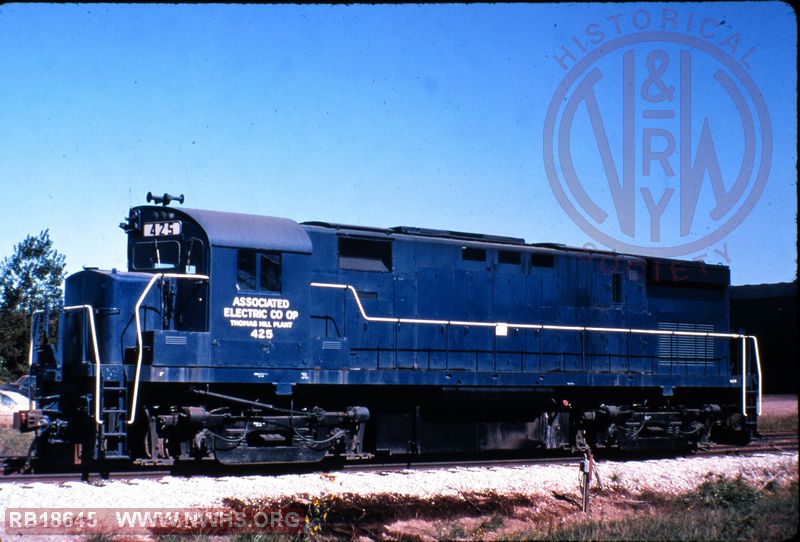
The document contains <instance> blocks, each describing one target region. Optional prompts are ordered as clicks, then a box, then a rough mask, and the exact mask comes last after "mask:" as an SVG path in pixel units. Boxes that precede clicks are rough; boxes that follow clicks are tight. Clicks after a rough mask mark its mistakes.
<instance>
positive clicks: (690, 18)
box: [0, 2, 797, 284]
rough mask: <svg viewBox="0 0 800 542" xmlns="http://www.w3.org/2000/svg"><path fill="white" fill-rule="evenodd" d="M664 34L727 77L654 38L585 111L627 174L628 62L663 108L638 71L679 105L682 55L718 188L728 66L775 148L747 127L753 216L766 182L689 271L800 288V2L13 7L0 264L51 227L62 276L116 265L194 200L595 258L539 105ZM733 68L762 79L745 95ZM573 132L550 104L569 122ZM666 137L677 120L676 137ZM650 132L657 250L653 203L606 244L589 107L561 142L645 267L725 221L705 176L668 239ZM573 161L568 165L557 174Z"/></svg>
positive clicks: (0, 148) (673, 215) (605, 189)
mask: <svg viewBox="0 0 800 542" xmlns="http://www.w3.org/2000/svg"><path fill="white" fill-rule="evenodd" d="M704 21H706V22H705V23H704ZM708 21H710V22H708ZM592 25H594V26H592ZM657 30H669V31H672V32H673V33H674V34H679V35H681V36H688V37H689V38H691V39H694V40H696V41H700V42H702V43H704V44H707V48H712V47H713V48H716V49H718V50H720V51H722V52H724V53H725V54H728V56H730V59H729V60H730V61H729V63H728V64H724V63H720V61H719V58H716V57H714V56H713V55H710V54H709V53H708V52H707V50H706V49H703V47H705V45H704V46H703V47H693V46H692V45H691V44H687V43H677V44H675V43H670V44H664V43H662V44H658V43H655V42H653V41H652V40H651V41H649V42H648V41H647V40H644V39H641V40H640V41H636V43H635V44H634V45H630V46H628V47H627V49H625V48H621V49H616V50H614V51H610V50H609V52H608V53H607V54H606V53H604V54H603V55H600V57H599V58H600V60H598V61H597V62H596V63H595V64H593V66H594V67H597V68H598V69H600V70H601V71H602V73H603V75H604V78H603V79H602V80H601V82H600V83H599V84H598V86H597V87H596V93H597V96H598V100H599V105H600V108H601V110H602V113H603V118H604V119H605V122H606V124H605V125H604V126H605V127H606V129H607V130H608V133H609V140H610V142H611V152H612V154H613V156H614V159H615V160H617V163H618V164H619V163H620V162H619V161H620V160H621V156H622V155H621V154H620V153H621V152H622V151H621V148H622V146H623V145H622V143H621V141H622V139H624V137H625V136H624V133H623V132H622V131H621V128H620V124H619V123H617V122H616V121H615V117H614V115H613V114H612V113H613V111H616V109H615V108H617V109H618V106H619V103H620V96H621V95H622V94H621V92H622V91H621V89H620V85H621V77H622V76H621V75H620V74H621V73H622V72H621V71H620V70H619V69H618V68H619V66H620V65H621V64H620V62H621V59H622V55H623V53H624V52H625V51H626V50H635V53H636V55H637V56H636V58H637V62H639V64H637V65H636V73H637V75H636V77H635V78H634V84H635V85H636V91H635V92H634V94H633V95H634V97H635V98H636V99H637V100H638V102H637V104H638V105H637V107H638V108H639V109H637V112H640V110H641V108H642V107H643V106H642V105H641V103H644V102H642V97H643V96H644V94H642V92H656V91H657V90H658V85H655V86H651V87H650V90H649V91H648V90H642V89H643V88H644V87H645V86H646V85H647V84H649V82H648V81H647V78H648V76H652V75H654V74H656V73H661V72H659V69H660V68H659V66H660V65H659V63H658V62H655V61H656V60H658V58H656V57H657V56H658V55H656V56H655V57H653V58H652V59H651V58H650V57H649V56H648V55H650V54H651V53H653V51H654V50H658V51H662V52H663V53H664V54H663V55H662V57H663V58H666V57H669V59H671V62H670V64H669V67H668V68H665V69H664V70H663V74H662V76H661V78H662V81H661V82H662V83H663V85H664V86H665V87H668V86H670V85H671V86H673V87H675V92H678V89H679V88H683V87H680V85H678V83H677V82H676V81H677V74H678V71H677V70H678V66H679V64H678V59H679V58H680V55H681V51H684V53H685V54H686V55H689V56H691V61H692V69H693V70H695V72H696V73H695V72H693V76H694V79H692V81H693V83H692V87H691V100H690V101H691V111H692V115H693V117H692V119H693V120H692V130H691V139H692V141H691V142H690V145H689V147H690V148H697V146H698V145H699V140H700V138H701V128H702V125H703V121H704V119H709V122H710V126H711V131H712V133H713V142H714V153H712V154H713V155H714V156H716V157H717V158H718V162H719V165H720V168H721V174H722V178H723V179H724V180H725V182H726V183H727V184H726V187H727V188H728V189H730V187H731V186H732V183H733V180H734V179H735V178H736V175H737V173H738V171H739V166H740V162H741V156H742V155H743V153H744V152H745V147H746V145H745V144H744V143H743V141H744V136H743V135H742V134H743V128H742V127H743V126H744V124H743V121H742V120H741V119H740V114H741V111H740V110H738V109H737V108H736V107H735V104H734V102H732V101H731V100H730V99H729V96H728V95H727V94H726V93H725V92H724V91H723V90H721V89H722V88H723V87H722V86H720V84H719V83H718V82H715V80H714V79H713V77H712V76H711V75H713V74H715V73H718V69H719V68H720V67H722V71H723V72H725V73H728V74H729V76H730V77H731V78H732V80H733V81H734V83H735V84H736V85H738V88H740V89H744V90H743V91H742V92H743V95H744V102H743V103H744V106H743V107H744V108H745V109H747V108H750V110H753V111H754V110H755V109H754V108H755V102H756V101H757V100H756V99H754V98H753V97H752V96H753V94H752V93H751V91H752V90H753V89H755V90H756V91H757V93H758V94H759V95H760V96H761V98H762V101H763V104H765V107H766V110H767V112H768V117H769V120H770V123H771V125H770V126H769V128H770V130H766V128H765V127H764V125H763V123H762V122H760V121H761V120H763V119H761V118H759V117H757V118H756V126H755V130H754V133H755V139H754V141H755V143H754V146H753V147H752V148H754V149H755V153H756V156H757V157H759V158H760V159H761V161H762V162H763V157H764V156H765V154H764V152H762V151H765V150H766V151H768V153H767V154H768V156H769V158H771V163H770V164H769V171H768V176H767V177H766V183H765V184H764V185H763V193H761V195H760V197H759V198H752V199H750V200H748V199H747V197H746V196H747V194H749V193H751V192H752V190H753V187H754V186H755V185H756V181H755V178H754V179H753V180H752V181H750V182H749V184H748V185H747V188H746V189H745V190H744V192H743V194H744V195H743V196H742V197H741V198H740V201H739V202H738V203H737V204H736V205H737V209H739V208H742V207H746V209H745V210H744V211H742V212H741V214H742V215H746V216H745V217H744V218H743V220H741V222H740V223H738V225H736V226H735V227H732V226H729V227H728V229H729V230H730V231H729V232H728V233H727V235H724V236H722V237H720V239H719V240H717V241H715V242H714V243H712V244H710V245H708V246H706V247H702V248H700V249H698V250H693V251H690V252H687V253H686V254H684V255H682V257H686V258H697V257H703V258H705V259H706V261H708V262H711V263H728V265H730V267H731V274H732V280H733V282H734V283H735V284H743V283H761V282H778V281H787V280H792V279H793V278H794V277H795V274H796V244H795V243H796V238H797V229H796V213H797V208H796V201H797V170H796V161H797V156H796V139H797V133H796V126H797V101H796V72H797V56H796V51H797V46H796V42H797V29H796V20H795V15H794V13H793V11H792V10H791V8H790V7H789V6H788V5H786V4H783V3H773V2H758V3H746V2H739V3H708V4H678V3H675V4H669V3H664V4H649V3H648V4H641V5H640V4H631V3H625V4H550V5H548V4H541V5H517V4H509V5H467V6H464V5H433V6H429V5H423V6H415V5H405V6H366V5H365V6H269V5H267V6H238V5H186V6H180V5H177V6H176V5H46V4H44V5H25V4H6V5H2V6H0V97H1V98H0V143H1V144H0V221H2V222H1V225H2V227H0V256H6V255H9V254H11V252H12V250H13V246H14V244H15V243H17V242H19V241H20V240H21V239H23V238H24V237H25V236H26V235H28V234H35V233H38V232H39V231H40V230H42V229H44V228H49V229H50V233H51V237H52V238H53V240H54V242H55V245H56V248H58V250H59V251H61V252H62V253H64V254H65V255H66V257H67V264H68V270H69V271H70V272H74V271H77V270H79V269H80V268H81V266H83V265H92V266H100V267H105V268H110V267H120V268H121V267H124V266H125V238H124V234H123V233H122V231H121V230H120V229H118V228H117V224H118V223H119V222H120V220H121V219H122V218H123V216H125V215H126V213H127V209H128V207H130V206H133V205H138V204H142V203H144V196H145V194H146V193H147V192H148V191H153V192H154V193H161V192H164V191H168V192H170V193H173V194H178V193H183V194H185V196H186V198H187V202H186V206H188V207H198V208H207V209H216V210H225V211H236V212H244V213H255V214H267V215H274V216H284V217H288V218H292V219H295V220H298V221H303V220H322V221H329V222H343V223H350V224H363V225H371V226H387V227H389V226H396V225H413V226H423V227H430V228H445V229H455V230H462V231H475V232H482V233H493V234H500V235H511V236H516V237H524V238H525V239H526V240H528V241H529V242H545V241H551V242H560V243H565V244H568V245H574V246H583V245H585V244H586V243H592V244H593V245H594V246H598V247H600V246H603V244H602V243H601V242H600V241H598V240H597V239H594V238H592V237H591V236H590V234H589V233H587V231H584V229H581V227H579V225H578V224H577V223H576V222H575V221H574V220H573V218H572V217H571V216H570V215H569V214H568V213H567V212H566V211H565V208H564V207H562V205H561V204H560V203H559V200H558V199H557V198H556V195H555V193H554V189H553V183H554V182H555V183H557V182H558V181H557V180H555V181H554V180H552V179H549V178H548V174H547V172H546V168H545V162H546V156H545V155H546V154H547V146H548V142H547V141H548V137H549V136H548V134H547V133H546V129H545V121H546V117H547V114H548V109H549V108H550V109H552V108H559V107H560V104H559V103H558V102H557V101H556V102H553V97H554V96H555V95H556V92H557V89H559V86H560V85H562V82H563V81H564V80H565V77H567V75H568V74H570V73H572V72H571V71H570V70H571V69H572V68H573V67H574V66H575V65H577V64H578V62H579V61H580V60H581V59H582V58H584V57H585V56H586V55H588V54H591V53H592V51H596V50H598V49H599V48H602V47H605V46H609V47H610V44H612V42H613V41H614V40H616V39H622V38H625V37H628V38H633V39H634V40H638V39H639V38H640V37H641V35H643V33H645V32H649V31H657ZM598 32H602V33H603V36H604V39H603V40H599V37H598V36H599V35H598ZM734 36H736V38H735V39H734V38H733V37H734ZM573 38H574V39H573ZM726 39H727V40H728V41H727V42H726V41H725V40H726ZM597 41H599V43H596V42H597ZM578 43H580V46H579V45H578ZM562 47H566V48H567V50H568V51H570V52H571V54H573V55H574V57H575V60H574V61H573V60H572V59H570V58H565V57H564V49H562ZM580 47H583V48H584V49H585V51H581V50H580ZM732 48H735V49H736V51H735V52H733V51H731V49H732ZM751 49H752V52H751V53H749V55H747V56H745V57H744V60H741V58H742V57H743V56H744V55H746V54H747V51H750V50H751ZM600 52H601V53H602V52H603V51H600ZM659 54H660V53H659ZM558 58H561V59H562V62H565V63H567V64H568V66H567V69H565V68H564V67H562V66H561V65H559V62H558V61H557V60H558ZM651 60H653V61H652V62H651ZM648 62H649V64H648ZM735 65H738V66H739V68H738V69H739V70H740V71H741V72H742V73H745V74H746V77H747V78H749V81H750V88H749V90H748V88H747V85H744V83H743V82H742V81H743V80H742V79H737V77H736V72H735V68H731V66H735ZM648 66H649V67H648ZM591 67H592V66H590V68H591ZM587 73H588V70H587V71H585V72H582V73H579V74H578V75H579V76H580V77H578V79H577V80H578V81H580V80H581V78H582V77H583V76H585V75H586V74H587ZM657 79H658V78H656V79H655V80H654V82H655V83H658V82H659V81H658V80H657ZM687 88H688V87H687ZM573 91H574V87H573V88H572V89H571V90H568V92H567V97H569V96H571V95H572V92H573ZM676 99H677V98H676ZM565 103H566V101H565ZM670 103H671V104H672V105H674V104H675V103H676V102H674V101H673V102H670ZM645 105H646V104H645ZM661 105H663V103H662V104H660V105H659V107H661ZM563 115H564V113H563V109H561V110H560V112H557V113H556V118H557V119H558V120H560V119H563ZM675 119H677V117H675ZM675 119H673V120H672V121H670V122H672V124H669V123H667V124H665V125H664V126H666V128H667V129H668V130H669V131H670V133H672V134H673V135H674V137H677V134H678V127H677V124H676V122H677V121H676V120H675ZM637 122H638V121H637ZM648 122H649V121H648ZM645 124H646V123H643V122H640V123H639V124H637V127H636V130H637V131H636V133H635V134H634V136H632V137H634V138H635V142H634V143H633V145H634V147H636V148H637V149H638V150H637V155H636V156H637V158H636V160H634V162H635V163H636V168H637V175H638V181H637V182H638V183H639V184H637V190H636V194H637V197H638V194H639V190H640V188H641V186H649V187H651V188H653V190H654V192H653V193H654V194H656V195H657V190H660V191H661V192H663V191H664V190H673V191H674V192H673V197H674V200H671V201H673V203H675V205H673V206H669V207H667V211H666V212H665V213H664V221H663V222H662V223H661V230H662V232H663V234H662V239H661V242H660V244H659V243H654V242H652V239H649V238H647V235H646V232H647V227H648V222H647V221H646V220H644V219H646V217H647V216H648V215H647V214H646V212H647V211H646V208H645V203H643V200H641V201H640V200H637V203H636V216H637V217H638V218H637V221H638V222H637V224H636V225H637V234H636V238H627V239H625V238H622V237H620V236H621V235H622V234H620V232H618V231H615V229H614V227H613V224H614V220H613V219H614V217H615V216H616V215H614V212H613V210H614V207H613V202H612V198H610V194H611V192H610V189H609V184H608V182H607V181H606V178H605V170H604V169H603V165H602V160H601V158H600V157H601V154H600V153H599V151H598V144H597V140H596V138H595V136H594V132H593V130H592V128H593V125H592V124H591V122H590V118H589V115H588V113H587V110H586V107H585V104H583V105H579V107H578V110H577V112H576V116H575V120H574V123H573V125H572V132H571V136H570V138H568V142H569V145H570V149H571V152H572V156H573V158H574V160H575V163H576V168H577V170H578V175H579V176H580V183H582V185H583V186H584V187H585V190H586V192H587V193H588V195H589V197H591V198H592V199H593V200H594V201H596V202H597V203H598V205H600V206H601V207H603V209H605V210H606V211H608V212H609V213H610V215H611V220H609V221H608V222H606V223H605V224H604V225H603V226H602V228H601V229H603V231H605V232H606V233H608V234H609V235H611V236H616V237H618V238H620V239H622V240H623V241H627V242H629V243H631V244H633V245H636V246H641V247H645V249H647V248H648V247H649V248H651V249H652V248H654V247H655V248H658V247H662V248H663V247H664V246H667V245H669V244H670V243H673V242H677V241H687V242H688V241H691V240H697V239H700V238H702V237H703V236H704V235H705V234H706V233H709V232H713V231H715V230H717V229H719V228H720V227H722V225H723V224H724V223H725V218H724V217H723V218H722V219H719V220H717V219H713V218H712V217H710V216H709V214H708V211H709V209H710V208H711V207H713V201H714V200H713V199H712V198H713V197H714V196H715V193H714V192H713V190H712V185H711V183H710V182H708V181H704V183H703V185H702V190H701V193H700V199H699V202H700V204H699V206H698V212H697V214H696V215H695V217H694V222H693V231H692V232H690V233H689V234H688V235H687V236H686V237H685V238H680V239H679V236H678V235H679V234H678V233H677V232H678V229H677V227H678V226H677V224H678V221H679V215H678V212H677V210H678V207H677V203H676V202H677V201H679V197H680V195H679V194H680V193H681V192H680V190H679V187H680V185H679V184H678V182H677V176H669V175H667V174H666V173H664V171H663V169H662V168H657V167H655V165H658V164H655V165H654V166H653V168H652V171H651V174H650V175H649V176H647V177H645V176H643V175H642V169H641V167H640V166H642V164H641V160H642V158H641V152H640V151H641V147H642V145H644V143H642V139H641V137H642V135H641V128H642V127H643V126H644V125H645ZM560 126H562V128H563V127H564V125H563V123H562V124H561V125H560ZM767 131H769V134H771V135H772V142H771V144H768V143H765V141H767V140H766V139H765V138H764V135H765V132H767ZM660 133H662V134H663V132H660ZM769 134H767V135H769ZM562 135H563V134H562ZM551 141H552V140H551ZM631 141H634V140H633V139H632V140H631ZM676 141H677V145H680V138H677V139H676ZM667 143H668V142H667V140H666V139H664V138H662V139H657V138H656V140H655V142H653V143H652V146H653V149H654V150H659V149H660V150H663V148H664V146H665V145H667ZM557 154H558V153H557ZM563 158H564V155H563V152H561V154H558V155H557V158H556V161H557V162H558V167H559V168H560V167H562V166H563V163H564V160H563ZM673 158H674V161H673V162H671V163H672V164H673V165H676V164H677V163H678V160H677V154H676V155H675V156H674V157H673ZM757 162H758V161H757ZM760 166H763V163H761V162H758V163H756V166H755V167H756V170H757V169H758V168H759V167H760ZM648 183H649V184H648ZM670 187H671V188H670ZM661 192H658V193H661ZM569 197H570V201H571V202H572V204H573V205H574V203H575V199H574V197H572V196H569ZM670 205H672V204H670ZM735 212H736V209H734V210H733V211H731V213H735ZM643 217H644V218H643ZM642 220H644V222H642ZM721 254H724V256H723V255H721Z"/></svg>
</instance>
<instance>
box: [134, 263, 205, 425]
mask: <svg viewBox="0 0 800 542" xmlns="http://www.w3.org/2000/svg"><path fill="white" fill-rule="evenodd" d="M159 278H167V279H195V280H208V275H187V274H184V273H157V274H155V275H153V276H152V277H151V278H150V282H148V283H147V286H146V287H145V289H144V291H143V292H142V295H140V296H139V300H138V301H137V302H136V306H135V307H134V309H133V310H134V316H135V318H136V346H137V350H138V351H139V352H138V354H137V356H136V373H135V375H134V377H133V399H132V401H131V412H130V417H129V418H128V425H131V424H133V422H134V421H135V420H136V402H137V401H138V399H139V376H140V374H141V370H142V351H143V349H144V348H143V342H142V325H141V321H140V320H139V309H140V308H141V306H142V303H143V302H144V298H145V297H146V296H147V294H148V293H149V292H150V288H152V287H153V284H155V282H156V280H158V279H159Z"/></svg>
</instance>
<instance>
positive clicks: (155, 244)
mask: <svg viewBox="0 0 800 542" xmlns="http://www.w3.org/2000/svg"><path fill="white" fill-rule="evenodd" d="M172 199H174V198H173V197H172V196H169V195H168V194H164V196H163V197H151V195H150V194H148V203H150V202H151V200H153V203H154V204H152V205H143V206H137V207H134V208H132V209H130V212H129V214H128V216H127V217H126V218H125V220H124V221H123V222H122V224H120V227H121V228H122V229H123V231H124V232H125V234H126V236H127V249H128V262H127V269H126V270H124V271H122V270H117V269H111V270H101V269H97V268H84V270H82V271H80V272H78V273H75V274H73V275H71V276H69V277H68V278H67V280H66V285H65V299H64V306H63V307H62V308H60V309H59V314H58V332H57V336H56V337H51V336H50V335H51V334H50V333H49V332H48V328H49V326H48V325H47V322H48V320H49V317H48V315H47V314H45V313H36V314H34V317H33V326H32V330H31V348H30V374H31V379H32V386H31V389H32V392H31V393H32V399H34V400H35V401H36V407H37V408H35V409H34V410H30V411H26V412H22V413H20V414H19V416H18V417H17V419H16V425H17V427H18V428H19V429H20V430H22V431H35V432H36V438H35V445H34V446H33V452H32V453H33V455H34V460H35V461H36V464H38V465H50V466H52V465H58V464H73V463H81V464H83V465H85V466H86V465H105V466H108V465H114V464H122V463H132V462H135V463H140V464H172V463H174V462H176V461H195V460H199V459H204V458H205V459H208V458H211V459H214V460H216V461H217V462H219V463H222V464H266V463H294V462H304V463H307V462H317V461H321V460H323V459H324V458H327V457H338V458H343V459H355V458H367V457H372V456H375V455H382V454H385V455H389V454H401V455H404V456H405V455H415V454H441V453H444V454H456V453H468V452H483V451H492V450H516V451H525V450H535V449H577V448H582V447H585V446H591V447H596V448H618V449H620V450H623V451H637V450H685V449H692V448H694V447H696V446H698V445H699V444H702V443H705V442H708V441H709V440H716V441H731V440H733V441H747V440H748V439H749V438H750V436H751V435H752V434H753V432H754V429H755V427H756V419H757V416H758V414H759V410H760V400H761V396H760V383H761V374H760V364H759V359H758V342H757V339H756V338H755V337H753V336H750V335H746V334H744V333H741V332H738V331H730V330H729V320H728V317H729V313H728V287H729V282H730V279H729V270H728V268H726V267H724V266H718V265H709V264H705V263H703V262H697V261H679V260H667V259H662V258H655V257H642V256H636V255H628V254H619V253H615V252H604V251H597V250H589V249H578V248H569V247H566V246H563V245H560V244H553V243H527V242H525V241H524V240H523V239H519V238H513V237H503V236H494V235H486V234H474V233H466V232H460V231H443V230H434V229H425V228H421V227H394V228H370V227H361V226H349V225H343V224H331V223H324V222H306V223H302V224H299V223H297V222H294V221H292V220H288V219H285V218H275V217H269V216H255V215H245V214H238V213H229V212H218V211H210V210H197V209H188V208H177V207H172V206H169V205H168V204H169V203H170V201H171V200H172ZM180 200H181V202H182V197H181V198H180Z"/></svg>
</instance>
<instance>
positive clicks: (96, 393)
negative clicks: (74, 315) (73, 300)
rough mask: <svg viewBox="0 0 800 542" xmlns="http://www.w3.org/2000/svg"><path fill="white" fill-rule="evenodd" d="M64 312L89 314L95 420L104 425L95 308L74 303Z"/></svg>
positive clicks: (65, 308) (64, 309)
mask: <svg viewBox="0 0 800 542" xmlns="http://www.w3.org/2000/svg"><path fill="white" fill-rule="evenodd" d="M62 310H63V311H64V312H67V311H76V310H85V311H86V313H87V314H88V315H89V334H90V335H91V336H92V349H93V350H94V421H95V423H96V424H97V425H103V420H102V418H101V417H100V379H101V377H102V367H101V365H100V349H99V348H98V347H97V329H96V328H95V325H94V308H93V307H92V306H91V305H74V306H71V307H64V308H63V309H62Z"/></svg>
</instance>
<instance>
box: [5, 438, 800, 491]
mask: <svg viewBox="0 0 800 542" xmlns="http://www.w3.org/2000/svg"><path fill="white" fill-rule="evenodd" d="M797 450H798V436H797V434H794V433H769V434H765V435H762V436H761V437H760V438H757V439H754V440H753V441H752V442H750V444H747V445H744V446H733V445H721V444H712V445H710V446H708V447H706V448H701V449H699V450H697V451H696V452H694V453H693V454H692V455H694V456H714V455H717V456H724V455H751V454H756V453H768V452H791V451H797ZM678 455H679V454H678ZM675 456H676V454H670V455H668V454H658V455H636V456H631V455H630V454H627V455H621V454H619V453H615V452H612V453H607V452H606V453H604V452H603V451H599V452H597V453H596V454H595V457H596V459H598V460H604V459H609V460H615V461H619V460H624V461H641V460H644V459H660V458H661V459H664V458H674V457H675ZM580 459H581V456H580V455H579V454H574V453H573V454H567V453H549V454H547V455H542V456H538V457H530V456H528V457H510V458H509V457H506V458H472V459H466V460H462V461H458V462H454V461H453V460H452V459H441V460H431V459H425V460H420V459H416V460H415V459H408V458H403V459H400V460H392V461H385V460H372V461H365V462H361V463H344V464H342V463H339V464H326V463H323V464H322V465H319V464H314V465H308V466H298V465H288V466H267V467H265V466H258V467H255V466H243V467H224V468H223V467H221V466H219V465H217V464H216V463H213V462H211V461H209V462H207V463H200V464H190V465H188V466H178V467H174V468H172V469H171V470H163V469H139V470H130V469H128V470H123V471H113V472H109V473H108V474H106V475H100V474H99V473H89V474H88V475H87V474H86V473H84V472H80V471H71V472H59V473H19V472H10V471H13V470H14V468H19V467H20V466H22V465H23V464H24V462H25V458H24V457H18V456H14V457H0V461H2V462H3V465H4V474H3V475H0V483H2V482H41V483H53V484H58V483H66V482H72V481H80V480H83V481H85V482H87V483H90V484H102V483H104V481H105V480H106V479H112V480H140V479H152V478H163V477H165V476H187V477H191V476H210V477H214V476H236V475H254V474H258V475H280V474H301V473H306V472H320V471H323V472H324V471H330V470H332V471H343V472H396V471H402V470H422V469H459V468H470V467H486V468H491V467H509V466H529V465H554V464H574V463H576V462H578V461H580Z"/></svg>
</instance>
